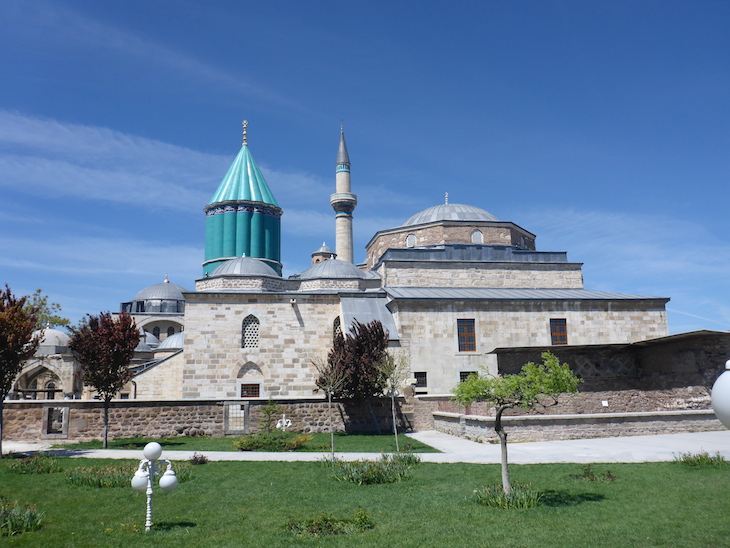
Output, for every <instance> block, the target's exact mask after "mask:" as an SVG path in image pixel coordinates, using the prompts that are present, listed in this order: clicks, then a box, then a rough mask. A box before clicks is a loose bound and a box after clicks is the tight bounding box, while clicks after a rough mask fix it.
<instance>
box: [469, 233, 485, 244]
mask: <svg viewBox="0 0 730 548" xmlns="http://www.w3.org/2000/svg"><path fill="white" fill-rule="evenodd" d="M471 243H473V244H483V243H484V234H482V231H481V230H475V231H474V232H472V233H471Z"/></svg>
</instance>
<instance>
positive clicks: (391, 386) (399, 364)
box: [380, 352, 408, 451]
mask: <svg viewBox="0 0 730 548" xmlns="http://www.w3.org/2000/svg"><path fill="white" fill-rule="evenodd" d="M380 371H381V373H382V374H383V376H384V377H385V387H386V393H387V395H388V396H390V412H391V415H392V420H393V436H395V450H396V451H400V445H399V444H398V419H397V416H396V408H395V396H396V394H397V393H398V389H399V388H400V387H401V385H402V384H403V381H404V380H405V379H406V376H407V375H408V359H407V357H406V355H405V354H402V353H398V354H393V353H391V352H386V353H385V356H384V357H383V361H382V362H381V363H380Z"/></svg>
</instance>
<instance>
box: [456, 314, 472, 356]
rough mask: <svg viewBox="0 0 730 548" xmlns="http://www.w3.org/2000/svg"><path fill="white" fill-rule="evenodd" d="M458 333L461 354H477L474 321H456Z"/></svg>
mask: <svg viewBox="0 0 730 548" xmlns="http://www.w3.org/2000/svg"><path fill="white" fill-rule="evenodd" d="M456 333H457V335H458V338H459V352H476V349H477V338H476V330H475V329H474V320H456Z"/></svg>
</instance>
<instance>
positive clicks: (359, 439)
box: [56, 432, 438, 453]
mask: <svg viewBox="0 0 730 548" xmlns="http://www.w3.org/2000/svg"><path fill="white" fill-rule="evenodd" d="M313 436H314V438H313V439H312V441H310V442H308V443H307V445H306V446H305V447H304V448H303V449H302V451H320V452H321V451H329V450H330V435H329V434H313ZM235 439H237V438H188V437H179V438H168V439H162V440H160V439H155V440H153V439H147V438H120V439H115V440H111V441H109V449H141V448H143V447H144V446H145V445H146V444H147V443H149V442H150V441H156V442H159V443H160V445H162V448H163V449H164V450H171V451H198V452H199V453H204V452H205V451H236V448H235V447H234V446H233V440H235ZM398 443H399V445H400V447H401V449H402V448H404V447H406V448H410V449H411V450H412V451H413V452H414V453H438V451H437V450H436V449H434V448H433V447H430V446H428V445H425V444H423V443H421V442H419V441H416V440H414V439H411V438H409V437H408V436H406V435H404V434H398ZM101 446H102V443H101V440H93V441H84V442H79V443H72V444H63V445H57V446H56V447H62V448H64V449H101ZM335 451H342V452H350V451H353V452H363V453H391V452H394V451H395V438H394V437H393V435H392V434H382V435H376V434H346V433H344V432H337V433H335Z"/></svg>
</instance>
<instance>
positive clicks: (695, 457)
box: [674, 451, 727, 466]
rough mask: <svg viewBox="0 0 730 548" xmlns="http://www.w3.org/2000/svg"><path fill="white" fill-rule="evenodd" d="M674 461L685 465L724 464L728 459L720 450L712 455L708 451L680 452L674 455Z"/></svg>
mask: <svg viewBox="0 0 730 548" xmlns="http://www.w3.org/2000/svg"><path fill="white" fill-rule="evenodd" d="M674 462H677V463H679V464H684V465H685V466H724V465H725V464H726V463H727V461H726V460H725V457H723V456H722V455H721V454H720V452H719V451H718V452H717V453H715V454H714V455H710V454H709V453H708V452H707V451H702V452H701V453H694V454H693V453H679V454H678V455H674Z"/></svg>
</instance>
